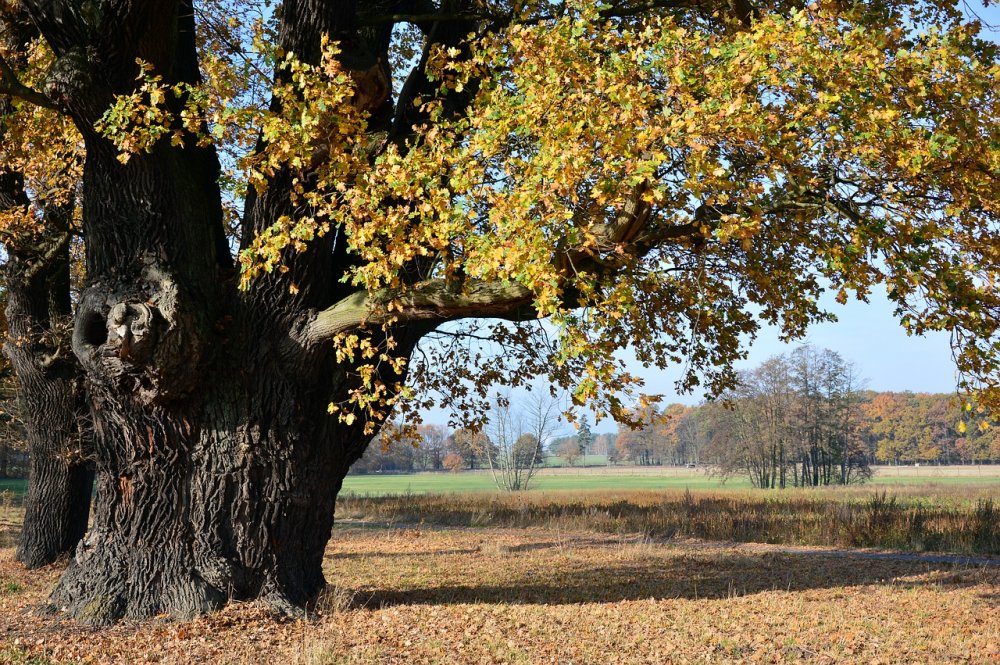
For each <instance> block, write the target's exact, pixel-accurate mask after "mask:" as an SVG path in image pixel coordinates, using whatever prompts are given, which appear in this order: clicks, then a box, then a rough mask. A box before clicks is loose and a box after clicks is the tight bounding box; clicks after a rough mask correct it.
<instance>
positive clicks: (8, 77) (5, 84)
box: [0, 55, 60, 111]
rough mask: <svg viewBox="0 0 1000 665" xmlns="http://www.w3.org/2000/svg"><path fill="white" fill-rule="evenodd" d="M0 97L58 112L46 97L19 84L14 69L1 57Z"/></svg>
mask: <svg viewBox="0 0 1000 665" xmlns="http://www.w3.org/2000/svg"><path fill="white" fill-rule="evenodd" d="M0 95H10V96H12V97H18V98H20V99H23V100H24V101H26V102H30V103H32V104H34V105H35V106H41V107H42V108H46V109H51V110H53V111H59V110H60V109H59V107H58V106H56V105H55V103H53V102H52V100H50V99H49V98H48V97H46V96H45V95H43V94H42V93H40V92H38V91H37V90H35V89H33V88H29V87H28V86H26V85H24V84H23V83H21V80H20V79H18V77H17V74H16V73H15V72H14V69H13V68H12V67H11V66H10V64H9V63H8V62H7V61H6V60H5V59H4V57H3V56H2V55H0Z"/></svg>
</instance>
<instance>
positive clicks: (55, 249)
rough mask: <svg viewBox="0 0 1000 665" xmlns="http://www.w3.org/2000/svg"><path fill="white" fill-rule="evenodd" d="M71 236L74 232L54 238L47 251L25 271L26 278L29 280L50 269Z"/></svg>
mask: <svg viewBox="0 0 1000 665" xmlns="http://www.w3.org/2000/svg"><path fill="white" fill-rule="evenodd" d="M71 237H72V234H70V233H69V232H65V233H62V234H60V235H59V236H57V237H56V238H54V239H53V242H52V244H51V245H50V246H49V248H48V249H46V250H45V253H44V254H41V255H40V256H38V257H37V258H36V259H35V260H34V261H32V262H31V267H29V268H28V269H27V270H26V271H25V273H24V276H25V278H27V279H29V280H30V279H34V278H35V277H36V276H38V274H39V273H40V272H42V271H43V270H46V269H48V268H49V266H51V265H52V262H53V261H55V260H56V258H57V257H58V256H59V253H60V252H62V251H63V250H64V249H65V248H66V245H67V244H68V243H69V240H70V238H71Z"/></svg>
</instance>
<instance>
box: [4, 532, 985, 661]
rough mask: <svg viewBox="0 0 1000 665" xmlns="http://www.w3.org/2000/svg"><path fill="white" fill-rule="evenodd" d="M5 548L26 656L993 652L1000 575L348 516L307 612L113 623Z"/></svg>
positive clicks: (427, 657) (9, 614) (417, 657)
mask: <svg viewBox="0 0 1000 665" xmlns="http://www.w3.org/2000/svg"><path fill="white" fill-rule="evenodd" d="M11 558H12V553H11V551H10V550H9V549H6V550H3V551H0V661H3V662H12V663H17V662H20V663H32V664H35V665H44V664H46V663H68V662H90V663H124V662H128V663H154V662H155V663H259V662H274V663H299V664H303V665H305V664H311V665H316V664H320V663H407V664H409V663H551V662H557V663H570V662H572V663H682V662H690V663H702V662H705V663H707V662H715V663H718V662H724V663H727V662H808V663H842V662H865V663H914V662H921V663H991V662H996V656H997V654H998V653H1000V568H983V567H969V566H954V565H950V564H933V563H929V562H923V561H900V560H864V561H863V565H859V561H858V560H855V559H851V558H837V557H832V556H828V555H824V554H823V552H822V551H813V552H801V553H789V552H782V551H779V550H776V549H775V548H772V547H768V546H759V545H753V546H751V545H743V546H732V545H711V544H706V543H701V542H692V541H681V542H676V543H660V542H656V541H653V540H650V539H647V538H642V537H636V536H629V535H615V536H613V535H608V534H594V533H592V532H566V531H560V530H546V529H488V530H484V529H479V530H467V529H426V528H425V529H412V528H409V529H393V528H388V529H387V528H376V527H363V528H362V527H358V526H349V527H338V528H337V529H336V530H335V533H334V539H333V541H332V543H331V544H330V546H329V548H328V550H327V559H326V572H327V578H328V579H329V580H330V583H331V584H330V588H329V590H328V592H327V593H326V594H325V595H324V597H323V598H322V599H321V601H320V604H319V607H318V608H316V609H315V610H314V611H313V614H312V616H311V617H310V618H309V619H308V620H306V621H288V620H283V621H276V620H275V619H274V618H273V617H271V616H269V615H268V614H267V613H266V612H265V611H264V610H263V609H262V608H260V607H258V606H257V605H255V604H253V603H237V604H233V605H231V606H230V607H229V608H227V609H226V610H224V611H223V612H220V613H218V614H215V615H211V616H208V617H204V618H201V619H197V620H195V621H189V622H164V621H152V622H147V623H145V624H141V625H128V624H125V625H119V626H116V627H114V628H112V629H108V630H105V631H95V630H92V629H90V628H87V627H84V626H80V625H76V624H71V623H66V622H60V621H59V620H58V619H56V618H53V617H51V616H47V617H46V616H39V615H35V614H29V613H25V612H24V610H25V609H26V608H30V607H32V606H33V605H35V604H37V603H40V602H41V601H42V600H43V599H44V597H45V593H46V591H47V589H48V588H50V587H51V585H52V584H53V583H54V581H55V579H56V578H57V576H58V574H59V572H60V568H59V567H58V566H52V567H49V568H47V569H45V570H42V571H40V572H37V573H33V574H29V573H26V572H25V571H23V570H22V569H21V568H20V567H19V566H18V565H16V564H15V563H14V562H13V561H12V560H11Z"/></svg>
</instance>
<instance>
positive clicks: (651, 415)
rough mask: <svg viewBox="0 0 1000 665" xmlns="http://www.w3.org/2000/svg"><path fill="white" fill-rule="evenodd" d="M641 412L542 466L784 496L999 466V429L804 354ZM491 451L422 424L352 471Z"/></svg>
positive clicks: (445, 465)
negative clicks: (875, 477) (717, 393)
mask: <svg viewBox="0 0 1000 665" xmlns="http://www.w3.org/2000/svg"><path fill="white" fill-rule="evenodd" d="M641 415H642V419H643V421H644V422H646V423H647V424H646V426H644V427H642V428H639V429H630V428H629V427H627V426H620V427H619V429H618V431H617V432H614V433H608V432H604V433H594V432H593V431H591V428H590V424H589V422H588V420H587V419H586V418H582V419H581V421H580V423H579V430H578V431H577V433H576V434H575V435H570V436H561V437H556V438H552V439H549V440H548V441H547V442H545V444H546V445H545V449H546V451H547V455H546V457H547V463H548V464H563V465H579V464H583V463H585V462H587V463H593V462H594V457H595V456H596V457H598V459H600V458H603V460H601V461H603V462H604V463H607V464H633V465H639V466H656V465H696V466H699V467H703V466H704V467H715V468H716V469H717V470H718V471H719V472H721V473H723V474H725V475H748V476H749V477H750V479H751V481H752V482H753V484H754V485H756V486H761V487H782V486H816V485H830V484H847V483H851V482H855V481H862V480H864V479H866V478H867V477H868V476H869V475H870V470H869V467H870V466H871V465H875V464H890V465H898V464H985V463H995V462H997V461H1000V430H998V429H997V428H996V427H990V425H989V422H988V421H987V420H986V419H984V418H982V417H980V415H979V413H978V412H977V409H976V408H974V407H973V406H972V405H969V404H966V403H964V402H963V401H962V400H961V399H960V398H959V397H958V396H957V395H956V394H930V393H913V392H877V391H872V390H867V389H865V388H864V387H863V381H862V380H861V378H860V372H859V370H858V368H857V367H856V366H855V365H854V364H853V363H851V362H848V361H846V360H845V359H844V358H843V357H842V356H841V355H840V354H838V353H836V352H834V351H830V350H825V349H824V350H819V349H815V348H814V347H811V346H802V347H799V348H797V349H796V350H795V351H792V352H791V353H788V354H785V355H781V356H775V357H772V358H770V359H768V360H767V361H765V362H764V363H762V364H761V365H759V366H758V367H756V368H754V369H751V370H746V371H743V372H742V373H741V375H740V384H739V386H738V387H737V388H735V389H733V390H731V391H729V392H728V393H726V394H725V395H723V396H722V398H721V399H719V400H715V401H711V402H705V403H702V404H700V405H698V406H686V405H683V404H669V405H665V406H662V407H656V406H649V407H646V408H645V409H644V410H643V412H642V413H641ZM529 438H530V437H529ZM492 445H493V444H492V443H491V441H490V439H489V436H488V435H482V434H480V435H473V434H471V433H469V432H466V431H465V430H458V431H456V432H451V431H449V430H448V428H446V427H443V426H440V425H421V426H419V427H418V428H416V431H415V433H414V435H412V436H409V437H406V436H404V437H398V438H397V440H395V441H392V442H391V443H387V444H383V445H373V446H371V447H369V449H368V451H367V452H366V453H365V455H364V457H363V458H362V459H361V460H360V461H358V462H357V463H356V464H355V466H354V469H353V472H354V473H377V472H406V471H421V470H453V471H458V470H462V469H479V468H486V467H487V466H488V455H489V454H490V451H491V446H492ZM523 446H524V448H525V450H524V455H523V457H524V459H530V451H531V450H534V451H536V455H540V454H541V452H538V451H540V450H541V448H542V445H541V444H540V443H539V442H538V441H536V440H530V441H529V440H528V438H526V439H525V440H524V442H523ZM536 461H537V458H536Z"/></svg>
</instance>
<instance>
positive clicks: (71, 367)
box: [4, 250, 94, 568]
mask: <svg viewBox="0 0 1000 665" xmlns="http://www.w3.org/2000/svg"><path fill="white" fill-rule="evenodd" d="M54 263H55V265H53V266H49V268H48V269H47V270H44V271H41V272H40V274H37V275H34V276H29V273H30V272H31V271H30V269H29V267H28V264H27V263H26V262H25V261H24V260H22V259H21V258H20V257H18V256H17V255H16V254H14V253H13V250H8V263H7V269H6V282H7V292H8V301H7V303H8V304H7V320H8V322H9V323H8V326H9V329H8V337H7V341H6V343H5V344H4V351H5V352H6V354H7V356H8V358H10V361H11V363H12V365H13V367H14V370H15V372H16V373H17V377H18V382H19V396H18V397H19V399H18V402H19V411H20V414H21V419H22V421H23V422H24V426H25V432H26V435H27V443H28V453H29V456H30V459H31V471H30V475H29V477H28V495H27V498H26V500H25V517H24V526H23V528H22V531H21V540H20V543H19V544H18V548H17V559H18V561H20V562H22V563H23V564H24V565H25V566H27V567H29V568H37V567H39V566H44V565H46V564H49V563H52V562H53V561H55V560H56V559H58V558H59V557H60V556H62V555H64V554H66V553H68V552H71V551H72V550H73V548H74V547H75V546H76V544H77V542H79V540H80V538H82V537H83V534H84V532H85V531H86V530H87V520H88V517H89V513H90V496H91V491H92V488H93V479H94V474H93V471H92V469H91V467H90V466H89V463H88V461H87V459H86V454H85V451H86V450H87V447H88V442H87V439H88V436H89V431H88V430H89V428H88V426H87V420H86V418H84V414H85V413H86V411H85V405H84V404H83V402H82V399H81V396H82V389H83V385H82V382H81V377H80V376H79V368H78V366H77V365H76V362H75V358H73V356H72V352H71V350H70V349H69V344H68V340H66V341H63V342H60V341H59V340H58V336H59V334H60V331H59V327H60V326H61V325H65V324H66V320H67V319H68V316H69V284H68V272H69V255H68V252H66V251H65V250H64V251H63V252H61V253H60V256H59V258H58V259H56V261H55V262H54ZM64 276H65V277H67V278H66V279H65V280H64ZM60 296H64V298H63V297H60ZM60 319H61V320H60ZM53 338H56V339H53Z"/></svg>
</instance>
